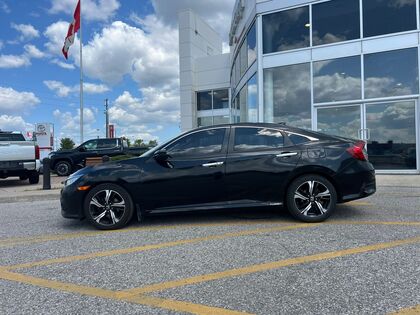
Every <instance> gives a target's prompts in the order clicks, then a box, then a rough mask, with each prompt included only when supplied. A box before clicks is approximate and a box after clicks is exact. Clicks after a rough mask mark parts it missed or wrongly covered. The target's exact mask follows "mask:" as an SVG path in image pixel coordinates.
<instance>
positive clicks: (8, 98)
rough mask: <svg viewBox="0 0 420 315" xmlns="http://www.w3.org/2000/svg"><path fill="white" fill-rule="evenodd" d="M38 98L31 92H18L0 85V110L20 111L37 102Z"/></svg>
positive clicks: (6, 111)
mask: <svg viewBox="0 0 420 315" xmlns="http://www.w3.org/2000/svg"><path fill="white" fill-rule="evenodd" d="M39 103H40V100H39V99H38V97H36V96H35V94H34V93H32V92H18V91H16V90H14V89H12V88H7V87H1V86H0V112H2V113H21V112H23V111H27V110H29V109H31V108H33V107H34V106H35V105H37V104H39Z"/></svg>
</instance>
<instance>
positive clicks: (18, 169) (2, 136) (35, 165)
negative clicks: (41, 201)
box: [0, 131, 41, 184]
mask: <svg viewBox="0 0 420 315" xmlns="http://www.w3.org/2000/svg"><path fill="white" fill-rule="evenodd" d="M40 166H41V165H40V161H39V147H38V146H37V145H36V144H35V142H34V141H26V140H25V137H24V136H23V135H22V134H21V133H15V132H5V131H0V178H7V177H14V176H17V177H19V178H20V180H27V179H29V183H30V184H37V183H38V182H39V169H40Z"/></svg>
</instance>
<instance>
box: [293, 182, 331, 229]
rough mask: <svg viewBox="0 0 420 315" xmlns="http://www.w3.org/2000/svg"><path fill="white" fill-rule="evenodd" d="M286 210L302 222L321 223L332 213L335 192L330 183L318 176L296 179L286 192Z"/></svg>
mask: <svg viewBox="0 0 420 315" xmlns="http://www.w3.org/2000/svg"><path fill="white" fill-rule="evenodd" d="M286 198H287V201H286V203H287V209H288V210H289V212H290V213H291V214H292V215H293V216H294V217H295V218H297V219H299V220H301V221H304V222H321V221H324V220H325V219H327V218H328V217H329V216H330V215H331V214H332V212H334V210H335V207H336V204H337V192H336V190H335V188H334V186H333V185H332V184H331V182H330V181H329V180H328V179H326V178H325V177H322V176H319V175H315V174H313V175H304V176H301V177H298V178H296V179H295V180H294V181H293V182H292V183H291V185H290V186H289V188H288V190H287V196H286Z"/></svg>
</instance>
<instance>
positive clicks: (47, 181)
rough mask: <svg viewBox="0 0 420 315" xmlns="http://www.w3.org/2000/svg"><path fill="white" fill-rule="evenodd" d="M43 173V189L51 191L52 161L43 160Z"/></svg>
mask: <svg viewBox="0 0 420 315" xmlns="http://www.w3.org/2000/svg"><path fill="white" fill-rule="evenodd" d="M42 170H43V171H42V173H43V183H42V189H43V190H49V189H51V169H50V159H49V158H45V159H43V160H42Z"/></svg>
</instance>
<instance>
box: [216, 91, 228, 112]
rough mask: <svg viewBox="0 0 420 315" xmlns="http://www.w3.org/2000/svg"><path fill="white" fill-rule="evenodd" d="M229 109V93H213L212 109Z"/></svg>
mask: <svg viewBox="0 0 420 315" xmlns="http://www.w3.org/2000/svg"><path fill="white" fill-rule="evenodd" d="M222 108H229V91H228V90H215V91H213V109H222Z"/></svg>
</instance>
